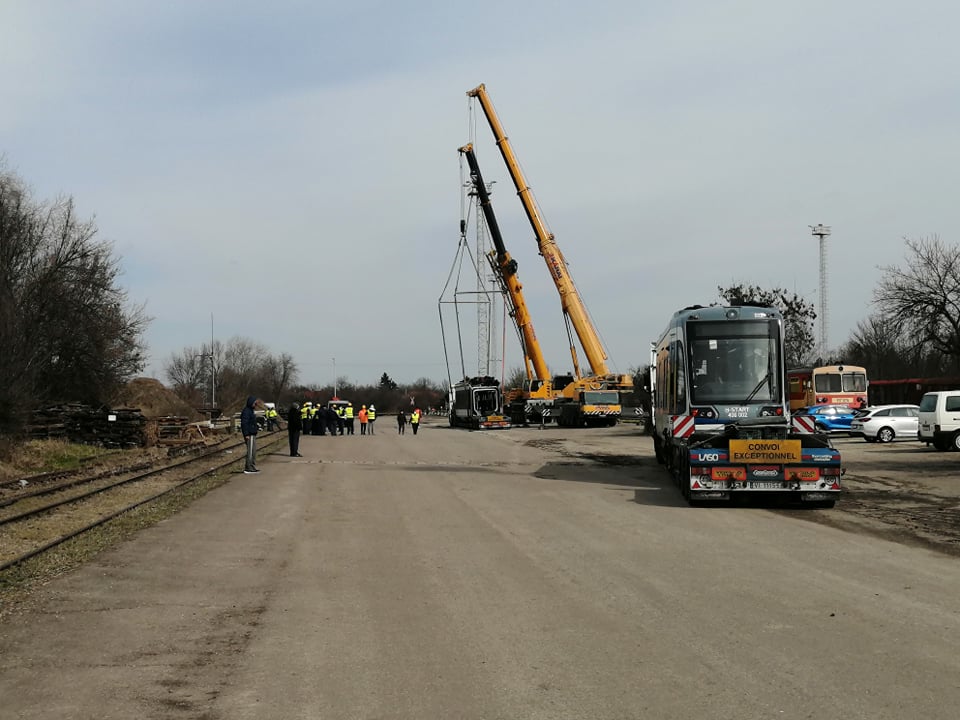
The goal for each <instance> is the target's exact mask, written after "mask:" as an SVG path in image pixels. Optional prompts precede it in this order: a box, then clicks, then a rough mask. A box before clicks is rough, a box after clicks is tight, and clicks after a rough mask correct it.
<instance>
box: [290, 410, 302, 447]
mask: <svg viewBox="0 0 960 720" xmlns="http://www.w3.org/2000/svg"><path fill="white" fill-rule="evenodd" d="M302 427H303V421H302V420H301V419H300V406H299V405H297V404H296V403H294V404H293V405H291V406H290V411H289V412H288V413H287V435H288V436H289V437H290V457H303V455H301V454H300V431H301V429H302Z"/></svg>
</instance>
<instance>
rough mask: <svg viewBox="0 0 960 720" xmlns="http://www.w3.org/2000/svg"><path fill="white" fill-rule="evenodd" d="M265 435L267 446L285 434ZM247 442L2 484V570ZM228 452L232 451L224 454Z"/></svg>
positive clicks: (190, 479)
mask: <svg viewBox="0 0 960 720" xmlns="http://www.w3.org/2000/svg"><path fill="white" fill-rule="evenodd" d="M261 437H262V438H263V442H262V444H261V449H262V450H263V451H266V450H268V449H269V448H270V447H272V446H273V445H275V444H277V443H279V442H281V441H282V440H283V439H285V437H286V434H283V435H281V434H280V433H278V432H273V433H265V434H263V435H261ZM243 447H244V445H243V443H242V442H239V443H236V442H233V443H228V444H220V445H218V446H216V447H214V448H211V449H209V450H208V451H206V452H204V453H201V454H198V455H195V456H193V457H190V458H187V459H185V460H180V461H178V462H174V463H167V464H164V465H162V466H159V467H158V466H156V465H152V464H151V465H145V464H142V465H138V466H136V467H132V468H126V469H123V470H121V471H119V472H118V471H107V472H103V473H99V474H97V475H94V476H91V477H86V478H76V477H71V476H70V474H67V473H54V474H52V475H51V474H45V475H43V476H34V478H35V480H36V481H37V482H38V483H39V484H40V487H36V488H31V489H29V490H28V489H27V488H30V486H31V485H32V484H33V483H28V484H27V485H23V484H22V483H20V482H19V481H14V483H13V484H12V486H11V483H5V484H4V486H3V487H2V488H0V572H2V571H4V570H7V569H9V568H12V567H14V566H16V565H19V564H21V563H23V562H24V561H26V560H29V559H30V558H33V557H36V556H38V555H41V554H42V553H44V552H47V551H49V550H51V549H52V548H55V547H57V546H58V545H61V544H63V543H65V542H67V541H68V540H72V539H73V538H76V537H78V536H80V535H83V534H84V533H88V532H90V531H92V530H94V529H96V528H98V527H101V526H103V525H105V524H107V523H109V522H111V521H112V520H114V519H116V518H118V517H120V516H121V515H124V514H125V513H128V512H130V511H131V510H134V509H135V508H139V507H141V506H145V505H148V504H149V503H152V502H156V501H158V500H160V499H162V498H164V497H165V496H168V495H171V494H172V493H175V492H176V491H178V490H181V489H182V488H184V487H185V486H187V485H190V484H191V483H194V482H196V481H198V480H200V479H201V478H203V477H205V476H208V475H211V474H213V473H216V472H218V471H220V470H224V469H226V468H228V467H230V466H231V465H235V464H237V463H239V462H242V461H243V454H242V452H241V453H238V454H236V455H233V454H232V453H233V451H234V450H237V449H240V448H243ZM225 454H231V455H232V456H231V457H227V458H226V459H224V457H223V456H224V455H225Z"/></svg>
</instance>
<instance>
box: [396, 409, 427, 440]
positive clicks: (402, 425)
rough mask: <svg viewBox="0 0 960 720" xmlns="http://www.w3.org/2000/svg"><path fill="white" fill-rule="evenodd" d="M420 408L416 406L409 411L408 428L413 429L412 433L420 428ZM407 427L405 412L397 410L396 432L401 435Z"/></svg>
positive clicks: (415, 432)
mask: <svg viewBox="0 0 960 720" xmlns="http://www.w3.org/2000/svg"><path fill="white" fill-rule="evenodd" d="M421 415H422V413H421V412H420V408H416V409H415V410H414V411H413V412H412V413H410V429H411V430H413V434H414V435H416V434H417V430H419V429H420V416H421ZM406 429H407V413H405V412H404V411H403V410H400V411H399V412H397V432H398V433H400V434H401V435H403V434H404V433H405V432H406Z"/></svg>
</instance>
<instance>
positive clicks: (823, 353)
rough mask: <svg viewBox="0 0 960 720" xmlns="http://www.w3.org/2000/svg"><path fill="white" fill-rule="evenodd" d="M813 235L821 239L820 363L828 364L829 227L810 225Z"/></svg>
mask: <svg viewBox="0 0 960 720" xmlns="http://www.w3.org/2000/svg"><path fill="white" fill-rule="evenodd" d="M808 227H809V228H810V230H811V232H812V234H813V235H814V236H816V237H818V238H820V362H827V328H828V327H829V314H828V305H827V238H828V237H830V226H829V225H823V224H818V225H809V226H808Z"/></svg>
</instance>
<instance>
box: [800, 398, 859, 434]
mask: <svg viewBox="0 0 960 720" xmlns="http://www.w3.org/2000/svg"><path fill="white" fill-rule="evenodd" d="M794 415H809V416H810V417H812V418H813V422H814V426H815V427H816V430H817V432H822V433H837V432H843V433H845V432H850V423H851V422H853V416H854V411H853V410H852V409H851V408H849V407H847V406H846V405H811V406H810V407H805V408H800V409H799V410H797V411H796V412H794Z"/></svg>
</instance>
